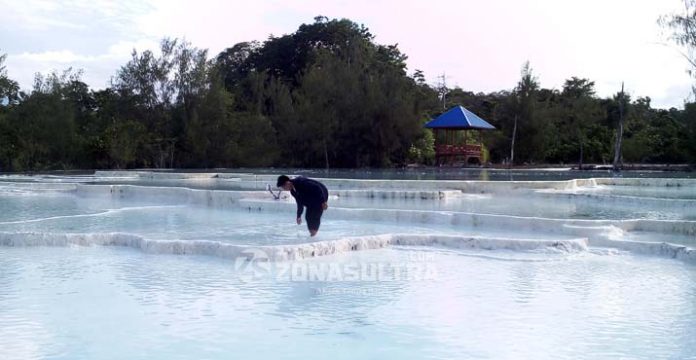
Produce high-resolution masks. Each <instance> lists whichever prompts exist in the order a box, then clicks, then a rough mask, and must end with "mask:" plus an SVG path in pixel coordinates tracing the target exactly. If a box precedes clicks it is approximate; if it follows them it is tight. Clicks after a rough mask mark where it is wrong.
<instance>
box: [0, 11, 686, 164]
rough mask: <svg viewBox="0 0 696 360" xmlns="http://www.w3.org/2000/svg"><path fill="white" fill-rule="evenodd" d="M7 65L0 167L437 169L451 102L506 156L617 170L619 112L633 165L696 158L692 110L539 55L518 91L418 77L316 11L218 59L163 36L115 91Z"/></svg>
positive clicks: (492, 157) (385, 49)
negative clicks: (483, 125)
mask: <svg viewBox="0 0 696 360" xmlns="http://www.w3.org/2000/svg"><path fill="white" fill-rule="evenodd" d="M4 60H5V57H4V56H3V57H0V171H26V170H47V169H97V168H134V167H147V168H214V167H261V166H284V167H327V168H328V167H341V168H351V167H392V166H402V165H405V164H413V163H418V164H433V161H434V153H433V142H434V138H433V134H432V132H431V131H430V130H427V129H424V128H423V124H424V123H425V122H426V121H428V120H430V119H431V118H433V117H435V116H437V115H439V114H440V113H442V112H443V110H444V109H443V102H442V100H443V96H444V99H445V100H446V105H447V107H449V106H454V105H462V106H464V107H466V108H468V109H469V110H471V111H473V112H474V113H476V114H478V115H479V116H481V117H482V118H484V119H486V120H487V121H489V122H490V123H491V124H493V125H494V126H495V127H496V128H497V129H498V130H496V131H490V132H486V133H483V136H482V141H483V144H484V146H485V149H486V157H487V159H486V160H487V161H490V162H493V163H502V162H513V163H514V164H525V163H527V164H534V163H537V164H538V163H566V164H574V163H580V164H582V163H611V162H612V159H613V157H614V152H615V150H614V149H615V146H614V143H615V142H616V139H617V138H616V136H617V128H618V123H619V121H622V125H623V136H622V137H621V139H622V140H623V141H622V143H623V145H622V150H621V152H620V155H621V158H622V159H623V161H624V162H641V163H653V162H655V163H685V162H692V163H693V162H696V130H695V129H696V104H694V103H689V104H686V105H685V108H684V109H683V110H679V109H669V110H663V109H656V108H653V107H652V106H651V101H650V98H648V97H638V98H635V99H633V98H631V97H630V96H628V95H626V94H624V93H623V92H617V94H616V95H614V96H611V97H608V98H601V97H598V96H597V95H596V94H595V89H594V82H592V81H591V80H589V79H584V78H577V77H571V78H569V79H568V80H566V81H565V84H564V85H563V88H562V89H546V88H542V87H541V86H540V85H539V81H538V78H537V76H536V75H535V74H534V72H533V70H532V68H531V67H530V66H529V64H525V65H524V66H523V68H522V71H521V76H520V80H519V83H518V84H517V85H516V86H514V88H512V89H509V90H502V91H498V92H493V93H473V92H470V91H465V90H463V89H461V88H454V89H447V88H442V87H439V86H432V85H429V84H428V83H427V82H426V80H425V75H424V74H423V72H422V71H419V70H416V71H414V72H413V73H410V74H409V73H408V71H407V68H406V60H407V57H406V55H405V54H403V53H402V52H401V51H400V50H399V49H398V47H397V46H396V45H381V44H377V43H376V42H375V40H374V36H373V35H372V34H371V33H370V32H369V30H368V29H367V28H366V27H364V26H362V25H359V24H356V23H354V22H352V21H350V20H346V19H328V18H325V17H317V18H316V19H315V21H314V22H313V23H311V24H303V25H301V26H300V27H299V28H298V29H297V31H295V32H294V33H292V34H289V35H284V36H280V37H273V36H272V37H270V38H269V39H267V40H266V41H263V42H257V41H252V42H243V43H238V44H235V45H234V46H232V47H230V48H227V49H225V50H224V51H222V52H221V53H219V54H217V55H214V56H209V54H208V51H207V50H205V49H199V48H196V47H194V46H193V45H192V44H190V43H189V42H187V41H182V40H178V39H164V40H162V42H161V46H160V49H158V50H157V51H151V50H147V51H143V52H137V51H133V53H132V56H131V59H130V60H129V61H128V62H127V63H126V64H125V65H123V66H122V67H121V68H120V69H119V70H118V71H117V72H116V74H115V75H114V76H113V78H112V80H111V82H110V85H109V86H108V87H107V88H105V89H102V90H94V89H90V88H89V86H87V85H86V84H85V83H84V82H83V81H82V80H81V75H82V74H81V72H80V71H74V70H72V69H68V70H65V71H63V72H60V73H58V72H53V73H50V74H47V75H41V74H37V76H36V78H35V81H34V84H33V88H32V89H31V91H28V92H25V91H21V90H20V88H19V86H18V84H17V83H16V82H15V81H13V80H11V79H10V78H8V75H7V72H6V70H5V69H4V67H3V65H2V64H3V61H4ZM617 90H618V89H617ZM513 133H514V142H513ZM460 141H466V140H465V139H463V138H462V139H460ZM513 144H514V149H512V146H513ZM511 150H514V151H511Z"/></svg>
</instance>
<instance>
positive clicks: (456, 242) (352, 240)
mask: <svg viewBox="0 0 696 360" xmlns="http://www.w3.org/2000/svg"><path fill="white" fill-rule="evenodd" d="M0 245H2V246H15V247H19V246H73V245H77V246H94V245H99V246H123V247H130V248H135V249H139V250H142V251H145V252H148V253H157V254H178V255H184V254H186V255H208V256H217V257H223V258H229V259H236V258H240V257H248V256H249V255H248V254H249V253H250V252H249V251H250V250H252V249H253V250H261V251H263V252H264V254H265V255H266V256H267V257H268V259H269V260H274V261H282V260H297V259H304V258H309V257H315V256H324V255H331V254H336V253H342V252H348V251H358V250H367V249H379V248H383V247H387V246H390V245H417V246H442V247H448V248H456V249H476V250H514V251H530V250H538V249H545V248H549V249H553V250H556V251H564V252H577V251H586V250H587V239H570V240H530V239H512V238H494V237H481V236H453V235H411V234H383V235H372V236H359V237H346V238H342V239H338V240H328V241H317V242H310V243H304V244H288V245H273V246H249V245H238V244H230V243H225V242H220V241H209V240H152V239H146V238H143V237H141V236H138V235H134V234H126V233H89V234H76V233H37V232H29V233H10V232H0Z"/></svg>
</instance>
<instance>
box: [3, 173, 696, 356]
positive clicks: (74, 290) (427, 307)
mask: <svg viewBox="0 0 696 360" xmlns="http://www.w3.org/2000/svg"><path fill="white" fill-rule="evenodd" d="M559 173H560V172H559ZM361 174H362V175H365V174H364V173H361ZM404 174H405V175H404V176H402V177H406V178H413V174H414V173H413V172H409V171H407V172H405V173H404ZM457 174H459V175H461V174H460V173H458V172H444V173H442V174H439V173H438V174H430V175H429V177H436V178H437V177H443V176H444V177H446V178H449V177H450V176H451V177H455V176H456V175H457ZM467 174H468V175H472V174H477V176H482V174H483V173H482V172H475V173H474V172H471V173H468V172H467ZM496 174H498V175H500V173H498V172H496ZM348 175H350V173H343V172H335V173H333V174H332V176H333V178H332V179H327V180H326V183H327V184H328V185H329V190H330V195H331V196H330V200H329V209H328V210H327V212H326V213H325V215H324V217H323V219H322V227H321V229H320V232H319V235H318V236H317V237H315V238H310V237H309V236H308V234H307V230H306V227H305V226H304V224H303V225H297V224H295V223H294V220H295V206H294V203H293V201H292V199H291V198H289V197H288V195H287V194H286V193H284V194H283V195H282V196H281V199H279V200H273V198H272V196H271V195H270V194H269V193H268V192H267V191H266V190H265V186H266V184H268V183H270V182H272V181H273V176H274V175H273V174H272V173H270V172H261V173H260V174H248V173H247V174H245V173H215V174H178V173H172V172H164V173H151V172H103V173H97V174H95V175H81V176H35V177H32V176H17V175H13V176H9V177H3V178H0V359H2V360H5V359H114V358H119V359H121V358H123V359H192V358H195V359H229V358H254V359H327V358H331V359H356V358H357V359H362V358H366V359H468V358H474V359H521V358H554V359H556V358H558V359H582V358H587V359H597V358H630V359H656V358H660V359H661V358H675V359H688V358H694V359H696V221H692V220H691V219H696V206H695V205H696V182H694V181H693V180H690V179H643V178H641V179H621V178H612V179H587V180H582V181H581V180H578V181H575V180H570V181H556V180H553V181H551V179H555V178H564V177H566V176H568V174H565V173H562V174H560V175H558V174H548V173H544V175H543V176H544V177H545V178H544V179H546V180H549V181H543V182H538V181H508V182H505V181H502V182H488V181H478V180H480V179H477V181H447V182H441V181H432V180H423V181H392V180H387V181H375V180H372V181H364V180H341V179H338V178H339V177H341V176H348ZM362 175H361V176H356V177H362ZM391 175H394V176H395V177H400V176H397V175H396V174H395V173H388V172H386V173H379V174H378V175H374V176H372V175H369V174H368V175H365V176H371V177H374V178H381V177H386V176H391ZM431 175H434V176H431ZM468 175H467V176H468ZM526 175H529V173H526V172H525V176H526ZM472 176H473V175H472ZM496 176H497V175H496ZM464 178H467V177H466V176H465V177H464ZM459 179H460V180H461V177H460V178H459ZM498 180H500V179H498ZM503 180H504V179H503ZM172 254H177V255H172ZM204 255H205V256H204Z"/></svg>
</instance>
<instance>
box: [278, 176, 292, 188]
mask: <svg viewBox="0 0 696 360" xmlns="http://www.w3.org/2000/svg"><path fill="white" fill-rule="evenodd" d="M288 181H290V178H289V177H288V176H287V175H280V176H278V183H276V187H281V186H283V185H285V183H286V182H288Z"/></svg>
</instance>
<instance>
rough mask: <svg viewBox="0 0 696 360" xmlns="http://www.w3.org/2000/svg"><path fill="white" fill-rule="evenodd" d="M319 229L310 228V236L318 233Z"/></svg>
mask: <svg viewBox="0 0 696 360" xmlns="http://www.w3.org/2000/svg"><path fill="white" fill-rule="evenodd" d="M317 231H318V230H309V236H314V235H316V234H317Z"/></svg>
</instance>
